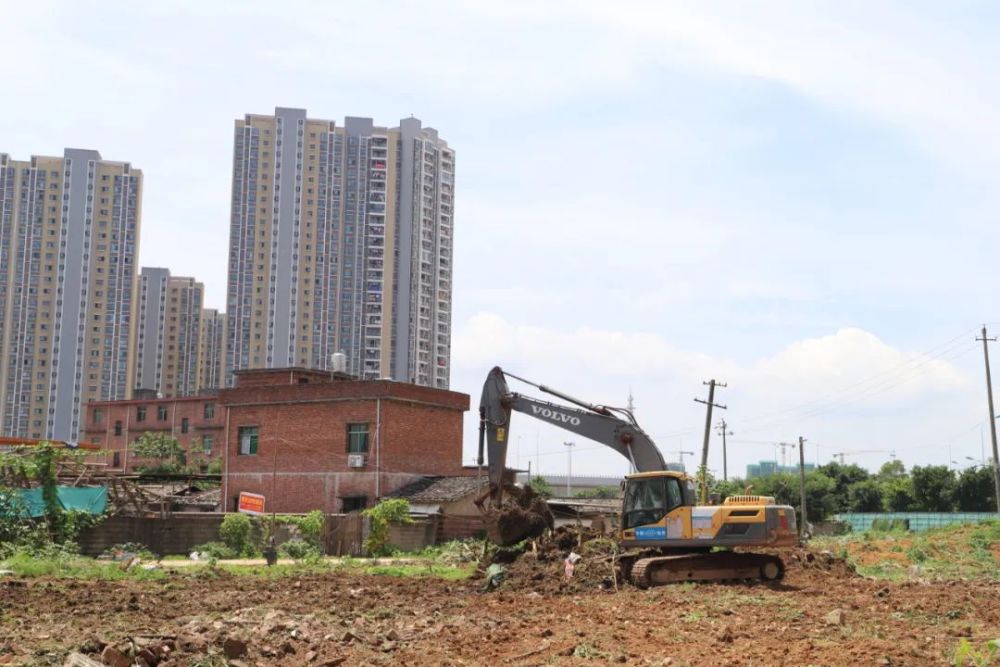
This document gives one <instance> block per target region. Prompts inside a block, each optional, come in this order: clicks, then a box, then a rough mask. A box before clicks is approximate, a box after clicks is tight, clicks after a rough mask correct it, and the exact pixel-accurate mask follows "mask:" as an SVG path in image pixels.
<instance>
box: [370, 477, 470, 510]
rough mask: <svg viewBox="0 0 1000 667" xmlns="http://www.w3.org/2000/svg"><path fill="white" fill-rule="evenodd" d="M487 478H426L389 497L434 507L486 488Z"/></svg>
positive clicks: (398, 490)
mask: <svg viewBox="0 0 1000 667" xmlns="http://www.w3.org/2000/svg"><path fill="white" fill-rule="evenodd" d="M486 484H487V482H486V478H485V477H484V478H477V477H424V478H422V479H418V480H417V481H415V482H411V483H410V484H407V485H406V486H404V487H403V488H401V489H397V490H396V491H394V492H393V493H390V494H389V496H390V497H392V498H405V499H406V500H408V501H410V503H411V504H419V505H433V504H438V503H450V502H453V501H455V500H459V499H460V498H465V497H466V496H469V495H471V494H474V493H482V491H483V490H485V488H486Z"/></svg>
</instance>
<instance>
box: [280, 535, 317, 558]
mask: <svg viewBox="0 0 1000 667" xmlns="http://www.w3.org/2000/svg"><path fill="white" fill-rule="evenodd" d="M278 553H279V554H280V555H281V556H283V557H285V558H294V559H295V560H314V559H318V558H319V557H320V556H321V555H322V554H320V552H319V549H317V548H316V546H315V545H313V544H310V543H309V542H307V541H306V540H300V539H294V540H288V541H287V542H285V543H284V544H282V545H281V546H279V547H278Z"/></svg>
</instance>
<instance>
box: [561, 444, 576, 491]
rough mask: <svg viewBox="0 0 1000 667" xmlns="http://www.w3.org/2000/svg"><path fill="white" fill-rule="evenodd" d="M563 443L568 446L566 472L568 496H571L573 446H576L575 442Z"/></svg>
mask: <svg viewBox="0 0 1000 667" xmlns="http://www.w3.org/2000/svg"><path fill="white" fill-rule="evenodd" d="M563 445H565V446H566V463H567V466H568V467H567V474H566V497H567V498H569V493H570V492H569V487H570V485H571V483H572V480H573V448H574V447H576V443H575V442H564V443H563Z"/></svg>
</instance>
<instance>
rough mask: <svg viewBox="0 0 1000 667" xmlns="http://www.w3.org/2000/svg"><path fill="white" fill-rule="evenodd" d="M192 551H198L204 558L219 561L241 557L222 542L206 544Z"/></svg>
mask: <svg viewBox="0 0 1000 667" xmlns="http://www.w3.org/2000/svg"><path fill="white" fill-rule="evenodd" d="M191 551H197V552H198V553H199V554H200V555H201V556H202V557H203V558H215V559H218V560H225V559H229V558H239V557H240V554H239V553H237V552H236V551H235V550H234V549H231V548H229V547H228V546H227V545H226V544H224V543H222V542H205V543H204V544H199V545H197V546H195V547H194V548H192V549H191Z"/></svg>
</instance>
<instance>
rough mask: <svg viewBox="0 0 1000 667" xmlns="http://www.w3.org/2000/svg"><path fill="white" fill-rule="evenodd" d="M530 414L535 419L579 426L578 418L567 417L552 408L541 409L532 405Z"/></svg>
mask: <svg viewBox="0 0 1000 667" xmlns="http://www.w3.org/2000/svg"><path fill="white" fill-rule="evenodd" d="M531 412H532V414H534V415H535V416H536V417H544V418H545V419H551V420H552V421H554V422H559V423H561V424H572V425H573V426H579V425H580V418H579V417H574V416H573V415H568V414H566V413H565V412H557V411H555V410H553V409H552V408H543V407H541V406H538V405H532V406H531Z"/></svg>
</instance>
